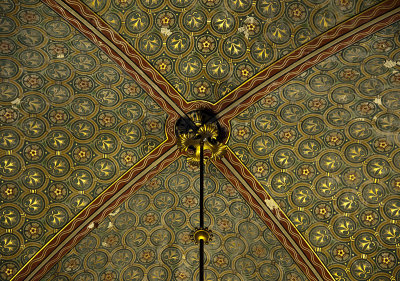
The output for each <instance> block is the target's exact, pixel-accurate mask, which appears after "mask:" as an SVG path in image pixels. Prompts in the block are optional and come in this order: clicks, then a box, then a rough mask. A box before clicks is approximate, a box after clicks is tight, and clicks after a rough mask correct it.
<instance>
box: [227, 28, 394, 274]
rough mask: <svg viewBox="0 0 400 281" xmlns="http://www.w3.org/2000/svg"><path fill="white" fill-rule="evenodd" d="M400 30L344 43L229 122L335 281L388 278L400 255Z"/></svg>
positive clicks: (236, 142)
mask: <svg viewBox="0 0 400 281" xmlns="http://www.w3.org/2000/svg"><path fill="white" fill-rule="evenodd" d="M399 30H400V24H399V22H396V23H395V24H393V25H391V26H389V27H387V28H385V29H383V30H381V31H379V32H377V33H375V34H372V35H370V36H369V37H366V38H365V39H363V40H361V41H359V42H357V43H356V44H353V45H351V46H348V47H347V48H345V49H344V50H342V51H341V52H339V53H337V54H334V55H332V56H330V57H329V58H327V59H326V60H324V61H322V62H321V63H319V64H317V65H316V66H314V67H312V68H311V69H309V70H307V71H305V72H303V73H302V74H300V75H299V76H298V77H296V78H294V79H292V80H291V81H290V82H289V83H287V84H286V85H285V86H283V87H281V88H279V89H278V90H276V91H274V92H271V93H268V94H267V95H266V96H265V97H264V98H262V99H261V100H260V101H259V102H257V103H256V104H254V105H252V106H250V107H249V108H248V109H247V110H245V111H243V112H242V113H241V114H240V115H239V116H237V117H236V118H234V119H233V120H232V122H231V126H232V130H231V138H230V140H229V142H228V145H229V146H230V147H231V148H232V150H233V151H234V152H235V154H236V155H237V157H238V158H239V159H240V160H241V161H242V162H243V164H245V165H246V167H247V168H248V169H249V171H250V172H251V173H252V174H253V175H254V177H256V178H257V180H258V181H259V182H260V183H262V184H263V185H264V187H265V189H266V190H267V192H268V193H269V194H270V195H271V196H272V197H273V198H274V199H275V200H276V202H277V203H278V204H279V206H280V208H281V209H282V210H283V211H284V212H285V213H286V214H287V215H288V217H289V218H290V219H291V221H292V222H293V224H294V225H295V226H296V227H297V229H298V230H299V231H300V232H301V233H302V234H303V235H304V237H305V238H306V239H307V240H308V241H309V243H310V245H311V246H312V247H313V248H314V249H315V251H317V254H318V255H319V257H320V258H321V260H322V261H323V263H324V264H325V265H326V266H327V267H328V269H329V270H330V272H331V273H332V275H333V277H335V278H337V280H347V279H341V278H350V279H351V280H366V279H371V280H389V279H385V278H390V277H391V276H393V275H394V273H395V271H396V265H397V263H398V259H399V250H398V247H396V245H398V243H399V242H400V227H399V225H398V220H399V214H400V213H399V211H400V200H399V191H400V189H399V187H400V138H399V129H400V126H399V124H400V115H399V112H400V111H399V110H400V92H399V87H400V82H399V81H400V80H399V77H400V76H399V72H398V71H399V70H400V67H399V64H398V63H397V62H398V61H399V60H400V52H399V50H400V41H399V39H400V38H399ZM378 276H381V278H383V279H375V278H378ZM396 276H398V274H397V275H396ZM398 277H399V276H398Z"/></svg>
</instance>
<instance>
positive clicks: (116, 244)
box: [53, 157, 305, 280]
mask: <svg viewBox="0 0 400 281" xmlns="http://www.w3.org/2000/svg"><path fill="white" fill-rule="evenodd" d="M172 170H173V171H174V172H176V176H175V175H172V176H171V171H170V169H169V168H168V167H167V168H166V169H164V170H163V171H162V172H161V173H160V174H159V175H158V176H157V178H153V179H150V180H149V182H148V183H147V185H151V186H156V185H159V186H160V187H158V188H155V189H150V190H149V189H148V187H146V188H143V189H140V190H139V191H137V192H136V193H135V194H133V195H132V196H131V197H130V198H129V199H128V200H127V201H125V203H123V204H122V205H121V206H120V207H119V208H118V211H115V212H114V213H115V214H114V215H109V216H108V217H107V218H106V219H105V220H104V221H103V222H102V223H100V225H99V226H98V227H97V228H95V229H94V230H93V231H92V232H90V233H89V234H88V235H87V236H86V237H85V238H83V239H82V240H81V241H80V242H79V243H78V244H77V245H76V246H75V247H74V249H73V250H71V251H70V252H69V253H68V254H67V255H66V256H65V257H63V258H62V260H61V261H59V262H58V264H57V265H56V266H55V273H53V274H54V275H55V276H66V277H67V278H71V277H72V276H81V275H82V274H85V273H87V272H90V273H91V274H93V276H94V278H99V279H100V280H102V279H101V278H103V277H102V276H105V275H107V276H109V278H111V277H112V276H115V278H117V276H120V278H122V279H123V280H142V278H144V276H147V278H148V279H149V280H169V279H174V278H175V279H176V280H193V279H194V278H196V277H195V276H196V274H198V273H196V272H195V270H192V269H193V268H194V267H196V266H197V265H198V259H199V257H198V246H196V245H195V244H194V243H193V242H192V241H191V239H190V233H191V231H192V230H193V229H194V226H193V224H195V225H198V224H199V218H198V212H197V211H196V210H197V208H198V205H197V204H198V203H196V202H195V197H194V194H197V190H196V187H195V186H194V185H188V186H185V184H186V183H189V182H195V181H196V180H198V178H199V175H198V173H197V172H196V171H193V170H188V166H187V164H186V160H185V158H183V157H181V158H179V159H178V160H176V161H175V162H174V163H173V164H172ZM206 173H207V174H208V175H210V176H209V179H210V180H211V181H212V182H214V185H215V186H214V187H213V188H212V189H211V191H207V192H205V199H206V202H207V203H206V210H207V211H206V212H207V217H208V218H207V219H206V222H205V224H206V225H209V227H210V228H211V229H212V231H213V235H214V237H213V240H212V241H211V243H210V244H209V245H207V246H206V267H207V270H206V272H205V275H206V277H207V280H219V279H220V278H221V280H242V279H245V278H266V277H267V276H269V277H268V278H273V279H272V280H280V279H279V278H280V277H282V276H283V273H282V272H292V273H293V274H295V275H296V276H298V277H299V278H301V279H300V280H305V277H304V275H303V273H302V272H301V270H300V269H299V267H298V266H297V265H296V263H294V261H293V260H292V258H291V257H290V256H289V254H288V252H287V251H286V250H285V249H284V248H283V246H282V245H281V243H280V242H279V241H278V240H277V238H276V237H275V236H274V235H273V234H272V232H271V231H270V230H269V228H268V227H267V226H266V225H265V223H264V222H263V221H262V219H261V218H260V217H259V216H258V215H257V214H256V213H255V212H254V211H253V209H252V208H251V207H250V206H249V205H248V203H246V201H244V199H243V198H241V197H237V196H234V197H233V198H232V197H231V198H230V197H229V196H231V195H232V194H233V192H234V191H235V190H230V189H228V188H227V185H228V184H229V183H228V181H227V180H226V179H225V178H224V177H223V176H222V174H221V173H220V172H218V171H215V167H214V166H213V164H211V163H210V164H207V166H206ZM177 175H183V176H182V177H179V176H177ZM181 178H182V179H184V180H182V181H179V179H181ZM181 185H182V187H180V186H181ZM206 185H207V184H206ZM228 198H230V199H228ZM216 199H218V200H216ZM196 200H198V199H196ZM220 204H222V207H219V205H220ZM193 208H194V209H195V210H194V209H193ZM210 208H213V210H211V209H210ZM214 209H218V210H219V211H217V212H214ZM57 210H59V209H57ZM233 217H234V218H235V219H234V220H232V219H230V218H233ZM183 257H185V258H183ZM110 276H111V277H110ZM182 278H184V279H182Z"/></svg>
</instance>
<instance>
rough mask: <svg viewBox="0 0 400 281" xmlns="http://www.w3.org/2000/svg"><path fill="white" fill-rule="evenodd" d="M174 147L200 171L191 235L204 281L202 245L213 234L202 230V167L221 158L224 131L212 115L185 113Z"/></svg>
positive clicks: (196, 112) (177, 131)
mask: <svg viewBox="0 0 400 281" xmlns="http://www.w3.org/2000/svg"><path fill="white" fill-rule="evenodd" d="M176 134H177V137H178V141H177V145H178V147H179V149H180V150H181V151H182V152H183V153H184V154H185V155H186V156H187V161H188V163H189V165H192V166H198V167H199V168H200V192H199V195H200V203H199V205H200V227H196V228H195V230H194V231H193V232H192V234H191V235H190V236H191V238H192V240H193V242H194V243H195V244H198V245H199V258H200V259H199V280H200V281H204V245H207V244H208V243H209V242H210V241H211V240H212V236H213V235H212V231H211V230H209V229H208V228H207V227H204V164H205V163H206V162H207V160H208V159H210V158H211V159H217V158H220V157H222V156H223V154H224V153H225V151H226V145H225V144H223V143H222V140H223V139H224V135H223V131H222V129H221V127H220V125H219V123H218V121H217V119H216V117H215V115H213V114H212V113H211V112H209V111H206V110H197V111H192V112H190V113H188V118H181V119H180V120H179V121H178V122H177V124H176Z"/></svg>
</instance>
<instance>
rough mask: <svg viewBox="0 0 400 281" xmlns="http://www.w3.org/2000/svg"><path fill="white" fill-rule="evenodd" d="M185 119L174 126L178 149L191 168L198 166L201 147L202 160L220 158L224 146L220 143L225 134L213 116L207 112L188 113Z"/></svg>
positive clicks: (224, 148)
mask: <svg viewBox="0 0 400 281" xmlns="http://www.w3.org/2000/svg"><path fill="white" fill-rule="evenodd" d="M187 116H188V117H187V118H181V119H179V120H178V122H177V124H176V134H177V137H178V141H177V145H178V148H179V149H180V150H181V151H182V152H183V153H184V154H185V155H186V156H187V161H188V163H189V164H190V165H192V166H200V146H201V145H203V149H204V155H203V159H204V161H205V162H206V161H207V160H208V159H218V158H221V157H222V156H223V155H224V153H225V151H226V145H225V144H223V143H222V141H223V139H224V138H225V134H224V132H223V130H222V128H221V126H220V125H219V123H218V121H217V119H216V117H215V115H214V114H213V113H212V112H210V111H207V110H196V111H192V112H189V113H188V114H187Z"/></svg>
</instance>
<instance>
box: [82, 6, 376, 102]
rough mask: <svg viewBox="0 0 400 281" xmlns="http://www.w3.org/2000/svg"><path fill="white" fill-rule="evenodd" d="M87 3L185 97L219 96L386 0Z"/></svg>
mask: <svg viewBox="0 0 400 281" xmlns="http://www.w3.org/2000/svg"><path fill="white" fill-rule="evenodd" d="M83 2H84V3H85V4H86V5H88V7H89V8H90V9H92V10H93V11H94V12H96V13H97V14H98V15H99V16H100V17H101V18H102V19H103V20H104V21H106V22H107V23H108V24H109V25H110V26H111V27H112V28H113V29H114V30H115V31H117V32H118V33H119V34H121V35H122V36H123V38H124V39H125V40H127V42H129V43H130V44H131V45H132V46H134V47H135V48H136V50H138V51H139V52H140V53H141V54H142V55H143V56H144V57H145V58H146V59H147V60H148V61H149V62H150V63H151V64H152V65H153V66H154V68H155V69H156V70H157V71H158V72H159V73H160V74H161V75H163V76H164V77H165V78H166V79H167V80H168V81H169V82H170V83H171V84H172V85H173V86H174V87H175V88H176V89H177V90H178V92H179V93H180V94H181V95H182V96H183V97H184V98H185V99H186V100H188V101H195V100H205V101H209V102H212V103H214V102H217V101H218V100H219V99H221V98H222V97H223V96H224V95H226V94H228V93H229V92H230V91H232V90H233V89H234V88H236V87H237V86H239V85H240V84H242V83H243V82H245V81H246V80H248V79H249V78H251V77H252V76H253V75H255V74H257V73H258V72H259V71H260V70H262V69H263V68H265V67H266V66H268V65H270V64H272V63H273V62H275V61H276V60H278V59H279V58H281V57H283V56H284V55H286V54H288V53H290V52H291V51H292V50H294V49H295V48H296V47H299V46H301V45H303V44H305V43H307V42H308V41H310V40H311V39H313V38H315V37H316V36H318V35H319V34H321V33H323V32H324V31H326V30H328V29H330V28H332V27H334V26H335V25H336V24H339V23H340V22H343V21H345V20H346V19H349V18H350V17H352V16H354V15H355V14H358V13H360V12H361V11H364V10H365V9H367V8H369V7H371V6H373V5H374V4H377V3H378V2H379V1H375V0H368V1H364V0H359V1H357V0H347V1H340V0H335V1H326V0H311V1H302V2H299V1H284V2H281V1H276V0H272V1H271V0H260V1H255V2H254V1H250V0H227V1H223V0H212V1H209V0H200V1H190V0H172V1H162V0H136V1H135V0H127V1H120V0H116V1H106V0H83ZM143 35H144V36H143Z"/></svg>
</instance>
